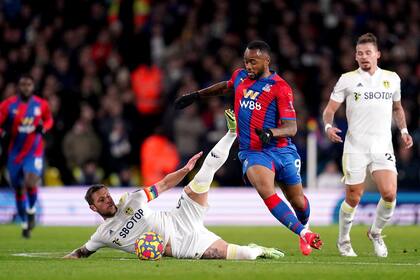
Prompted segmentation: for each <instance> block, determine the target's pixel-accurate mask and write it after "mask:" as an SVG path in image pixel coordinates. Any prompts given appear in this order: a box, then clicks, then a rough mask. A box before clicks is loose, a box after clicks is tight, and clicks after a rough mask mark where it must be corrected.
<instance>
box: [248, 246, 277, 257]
mask: <svg viewBox="0 0 420 280" xmlns="http://www.w3.org/2000/svg"><path fill="white" fill-rule="evenodd" d="M248 247H251V248H260V249H261V251H262V254H261V255H260V256H259V257H260V258H263V259H275V260H276V259H280V258H283V257H284V253H283V252H282V251H280V250H279V249H277V248H268V247H263V246H259V245H257V244H254V243H250V244H248Z"/></svg>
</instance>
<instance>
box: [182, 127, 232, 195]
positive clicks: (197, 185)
mask: <svg viewBox="0 0 420 280" xmlns="http://www.w3.org/2000/svg"><path fill="white" fill-rule="evenodd" d="M235 139H236V133H232V132H228V133H226V134H225V136H223V138H222V139H220V140H219V142H217V144H216V146H214V147H213V149H212V150H211V151H210V152H209V153H208V155H207V156H206V159H205V160H204V162H203V165H202V166H201V168H200V170H199V171H198V173H197V174H196V175H195V177H194V179H193V180H192V181H191V182H190V184H189V186H190V188H191V190H192V191H193V192H195V193H205V192H207V191H208V190H209V188H210V184H211V182H212V181H213V177H214V174H215V173H216V171H217V170H218V169H219V168H220V167H221V166H222V165H223V164H224V163H225V161H226V160H227V158H228V156H229V150H230V147H232V144H233V142H235Z"/></svg>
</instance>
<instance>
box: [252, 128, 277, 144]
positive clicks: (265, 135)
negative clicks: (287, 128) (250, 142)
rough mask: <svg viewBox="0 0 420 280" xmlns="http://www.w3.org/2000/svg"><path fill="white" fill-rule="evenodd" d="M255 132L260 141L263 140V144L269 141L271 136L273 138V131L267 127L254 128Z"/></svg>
mask: <svg viewBox="0 0 420 280" xmlns="http://www.w3.org/2000/svg"><path fill="white" fill-rule="evenodd" d="M255 133H256V134H257V135H258V137H259V138H260V140H261V142H263V143H264V144H268V143H270V140H271V138H273V132H272V131H271V129H269V128H264V129H260V128H256V129H255Z"/></svg>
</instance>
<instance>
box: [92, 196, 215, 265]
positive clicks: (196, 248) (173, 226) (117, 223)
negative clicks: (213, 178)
mask: <svg viewBox="0 0 420 280" xmlns="http://www.w3.org/2000/svg"><path fill="white" fill-rule="evenodd" d="M117 208H118V210H117V213H116V214H115V216H114V217H112V218H108V219H106V220H105V221H104V222H103V223H102V224H101V225H100V226H99V227H98V228H97V230H96V232H95V233H94V234H93V235H92V236H91V238H90V240H89V241H88V242H87V243H86V244H85V247H86V249H88V250H89V251H91V252H94V251H97V250H98V249H100V248H102V247H110V248H114V249H118V250H122V251H126V252H128V253H134V242H135V240H136V239H137V238H138V237H139V236H141V235H142V234H143V233H145V232H148V231H154V232H156V233H158V234H160V235H161V236H162V238H163V239H164V248H165V247H166V244H167V243H168V241H170V244H171V249H172V255H173V256H174V257H176V258H196V259H198V258H201V256H202V255H203V253H204V252H205V251H206V250H207V248H209V247H210V246H211V244H213V243H214V242H215V241H217V240H219V239H221V238H220V237H219V236H217V235H216V234H214V233H212V232H210V231H209V230H208V229H206V228H205V227H204V225H203V218H204V214H205V212H206V211H207V208H206V207H203V206H201V205H200V204H198V203H197V202H195V201H193V200H192V199H191V198H190V197H189V196H188V195H187V194H186V193H185V192H184V191H183V192H182V194H181V197H180V199H179V201H178V205H177V206H176V207H175V208H174V209H173V210H172V211H170V212H163V211H162V212H160V211H159V212H158V211H156V212H155V211H153V210H152V209H151V208H150V207H149V206H148V198H147V195H146V193H145V191H144V190H138V191H135V192H132V193H125V194H124V195H123V196H122V197H121V199H120V201H119V203H118V205H117Z"/></svg>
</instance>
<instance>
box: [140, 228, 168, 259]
mask: <svg viewBox="0 0 420 280" xmlns="http://www.w3.org/2000/svg"><path fill="white" fill-rule="evenodd" d="M134 249H135V251H136V255H137V257H138V258H139V259H140V260H149V261H157V260H159V259H160V258H162V255H163V239H162V237H161V236H160V235H159V234H157V233H156V232H152V231H149V232H146V233H144V234H143V235H142V236H140V237H139V238H137V239H136V242H135V243H134Z"/></svg>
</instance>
